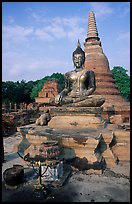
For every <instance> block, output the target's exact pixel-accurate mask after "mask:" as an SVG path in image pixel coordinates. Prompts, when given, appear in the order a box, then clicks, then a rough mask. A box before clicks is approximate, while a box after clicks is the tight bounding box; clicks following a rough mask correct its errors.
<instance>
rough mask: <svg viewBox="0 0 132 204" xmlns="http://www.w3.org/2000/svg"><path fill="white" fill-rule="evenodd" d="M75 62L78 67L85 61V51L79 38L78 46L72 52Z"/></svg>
mask: <svg viewBox="0 0 132 204" xmlns="http://www.w3.org/2000/svg"><path fill="white" fill-rule="evenodd" d="M72 58H73V63H74V66H75V67H76V68H82V65H83V64H84V62H85V52H84V51H83V50H82V48H81V45H80V42H79V40H78V43H77V48H76V50H75V51H74V52H73V54H72Z"/></svg>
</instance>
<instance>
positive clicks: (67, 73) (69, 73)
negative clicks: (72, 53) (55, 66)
mask: <svg viewBox="0 0 132 204" xmlns="http://www.w3.org/2000/svg"><path fill="white" fill-rule="evenodd" d="M73 73H75V71H74V70H73V71H70V72H66V73H65V77H69V76H71V74H73Z"/></svg>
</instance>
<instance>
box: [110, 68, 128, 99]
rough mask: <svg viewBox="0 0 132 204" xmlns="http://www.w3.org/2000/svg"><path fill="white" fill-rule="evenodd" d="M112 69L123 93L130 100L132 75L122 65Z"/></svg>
mask: <svg viewBox="0 0 132 204" xmlns="http://www.w3.org/2000/svg"><path fill="white" fill-rule="evenodd" d="M111 71H112V73H113V77H114V79H115V83H116V85H117V87H118V89H119V91H120V93H121V95H122V96H123V97H124V98H125V99H126V100H128V101H130V76H128V74H127V73H126V72H128V71H127V70H126V69H124V68H123V67H120V66H117V67H116V66H115V67H113V69H112V70H111Z"/></svg>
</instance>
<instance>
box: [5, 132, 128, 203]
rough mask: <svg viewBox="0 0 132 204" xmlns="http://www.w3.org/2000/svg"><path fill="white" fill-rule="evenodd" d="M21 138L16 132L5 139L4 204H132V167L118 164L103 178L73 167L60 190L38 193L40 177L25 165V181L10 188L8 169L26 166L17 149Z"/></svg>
mask: <svg viewBox="0 0 132 204" xmlns="http://www.w3.org/2000/svg"><path fill="white" fill-rule="evenodd" d="M20 138H21V136H20V135H19V133H15V134H13V135H12V136H10V137H5V138H4V159H5V161H4V163H3V164H2V202H130V178H129V177H130V164H128V163H127V164H125V165H121V164H118V165H117V166H116V167H115V168H113V169H106V170H105V171H104V173H103V174H102V175H95V174H87V173H86V171H79V170H77V169H75V168H72V172H71V174H70V176H69V177H68V179H67V180H66V182H65V183H64V184H63V185H62V186H59V187H57V188H55V187H54V186H52V185H47V193H45V189H44V190H39V191H38V190H35V187H34V185H35V184H36V182H37V175H36V174H35V172H34V170H33V168H31V167H29V166H27V165H25V166H24V181H23V183H22V184H21V185H19V186H17V188H16V189H10V188H9V187H7V186H6V184H5V181H4V180H3V172H4V171H5V169H7V168H9V167H12V166H13V164H23V161H22V159H21V158H20V157H19V156H18V154H17V153H14V152H13V147H14V145H15V144H17V143H18V141H19V139H20Z"/></svg>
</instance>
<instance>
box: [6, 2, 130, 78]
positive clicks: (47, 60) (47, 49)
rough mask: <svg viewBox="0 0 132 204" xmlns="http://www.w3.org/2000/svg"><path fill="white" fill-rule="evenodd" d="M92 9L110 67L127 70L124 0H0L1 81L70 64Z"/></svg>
mask: <svg viewBox="0 0 132 204" xmlns="http://www.w3.org/2000/svg"><path fill="white" fill-rule="evenodd" d="M90 11H94V13H95V17H96V25H97V29H98V33H99V37H100V40H101V43H102V48H103V51H104V53H105V55H106V56H107V58H108V60H109V64H110V69H112V68H113V67H114V66H122V67H124V68H125V69H126V70H128V72H127V73H128V74H129V75H130V2H3V3H2V81H21V80H22V79H24V80H26V81H30V80H33V81H35V80H38V79H41V78H43V77H45V76H47V75H51V74H52V73H57V72H59V73H65V72H67V71H70V70H73V62H72V52H73V51H74V50H75V49H76V45H77V40H78V39H80V42H81V46H82V48H83V49H84V41H85V38H86V36H87V31H88V14H89V12H90Z"/></svg>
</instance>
